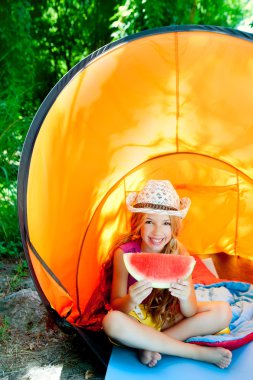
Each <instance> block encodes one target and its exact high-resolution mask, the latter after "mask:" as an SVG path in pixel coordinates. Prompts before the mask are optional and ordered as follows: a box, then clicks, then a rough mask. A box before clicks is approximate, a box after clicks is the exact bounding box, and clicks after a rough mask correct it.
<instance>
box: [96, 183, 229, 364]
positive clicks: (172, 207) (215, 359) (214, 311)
mask: <svg viewBox="0 0 253 380" xmlns="http://www.w3.org/2000/svg"><path fill="white" fill-rule="evenodd" d="M126 203H127V206H128V209H129V211H131V212H132V219H131V232H130V234H129V235H127V236H124V237H123V239H122V240H121V242H120V243H118V244H117V245H116V247H115V249H114V259H113V281H112V290H111V307H112V309H113V310H111V311H110V312H109V313H108V314H107V315H106V316H105V318H104V320H103V328H104V330H105V332H106V334H107V335H108V336H109V337H110V338H112V339H113V340H116V341H117V342H119V343H121V344H124V345H126V346H129V347H133V348H137V349H138V350H139V358H140V361H141V362H142V363H143V364H146V365H148V366H149V367H153V366H155V365H156V364H157V361H158V360H160V359H161V354H167V355H175V356H181V357H185V358H191V359H195V360H202V361H206V362H210V363H213V364H216V365H217V366H218V367H220V368H226V367H228V365H229V364H230V362H231V358H232V354H231V352H230V351H229V350H227V349H224V348H221V347H218V348H213V347H212V348H211V347H204V346H198V345H194V344H190V343H185V342H184V341H185V340H186V339H188V338H190V337H192V336H196V335H206V334H215V333H217V332H218V331H220V330H222V329H224V328H225V327H227V326H228V324H229V322H230V320H231V310H230V306H229V304H228V303H226V302H221V301H219V302H197V301H196V297H195V292H194V287H193V284H192V281H191V279H188V280H187V281H178V282H177V283H174V284H172V285H171V287H170V288H169V289H152V287H151V284H150V283H149V282H148V281H145V280H143V281H139V282H136V281H135V280H134V279H133V278H132V277H131V276H130V275H129V274H128V272H127V270H126V268H125V265H124V262H123V255H124V253H126V252H156V253H157V254H171V253H173V254H178V255H187V254H188V253H187V251H186V250H185V248H184V247H183V246H182V245H181V244H180V243H179V242H178V240H177V236H178V233H179V229H180V226H181V219H183V218H184V217H185V215H186V214H187V212H188V209H189V207H190V199H188V198H182V199H181V200H180V199H179V196H178V194H177V192H176V191H175V189H174V187H173V186H172V184H171V183H170V182H169V181H160V180H150V181H148V182H147V184H146V186H145V187H144V188H143V190H142V191H140V192H139V193H138V194H137V193H131V194H130V195H129V196H128V198H127V202H126Z"/></svg>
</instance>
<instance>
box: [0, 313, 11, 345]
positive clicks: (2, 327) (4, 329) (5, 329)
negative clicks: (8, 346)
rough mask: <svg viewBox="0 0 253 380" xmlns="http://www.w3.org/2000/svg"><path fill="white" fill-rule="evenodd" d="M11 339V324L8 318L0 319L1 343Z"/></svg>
mask: <svg viewBox="0 0 253 380" xmlns="http://www.w3.org/2000/svg"><path fill="white" fill-rule="evenodd" d="M9 337H10V322H9V320H8V318H7V317H4V318H1V319H0V343H3V342H4V341H6V340H7V339H8V338H9Z"/></svg>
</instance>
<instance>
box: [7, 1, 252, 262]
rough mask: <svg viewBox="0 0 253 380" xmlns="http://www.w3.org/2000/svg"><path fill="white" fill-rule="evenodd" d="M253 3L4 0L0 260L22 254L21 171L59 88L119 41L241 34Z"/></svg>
mask: <svg viewBox="0 0 253 380" xmlns="http://www.w3.org/2000/svg"><path fill="white" fill-rule="evenodd" d="M246 5H247V1H246V0H212V1H211V0H177V1H175V0H156V1H154V0H106V1H104V0H83V1H79V0H59V1H58V0H41V1H32V0H1V7H0V83H1V87H0V152H1V154H0V257H1V256H3V255H4V256H14V257H17V256H18V255H19V254H20V252H21V242H20V234H19V229H18V218H17V201H16V197H17V191H16V187H17V172H18V166H19V161H20V156H21V150H22V146H23V142H24V138H25V135H26V133H27V130H28V127H29V125H30V123H31V121H32V118H33V116H34V114H35V112H36V110H37V109H38V107H39V105H40V104H41V102H42V101H43V99H44V98H45V97H46V95H47V93H48V92H49V91H50V90H51V88H52V87H53V86H54V85H55V84H56V83H57V81H58V80H59V79H60V78H61V77H62V76H63V75H64V74H65V73H66V72H67V71H68V70H69V69H70V68H71V67H73V66H74V65H75V64H76V63H77V62H79V61H80V60H81V59H82V58H83V57H85V56H87V55H88V54H90V53H92V52H93V51H95V50H96V49H98V48H100V47H101V46H103V45H105V44H107V43H109V42H110V41H112V40H115V39H118V38H120V37H124V36H126V35H129V34H132V33H136V32H139V31H142V30H146V29H151V28H155V27H159V26H164V25H171V24H209V25H221V26H229V27H235V26H236V25H237V24H239V22H240V21H241V20H242V18H243V17H246V16H247V12H250V11H249V10H247V11H246Z"/></svg>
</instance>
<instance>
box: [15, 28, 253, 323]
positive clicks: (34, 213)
mask: <svg viewBox="0 0 253 380" xmlns="http://www.w3.org/2000/svg"><path fill="white" fill-rule="evenodd" d="M252 42H253V35H251V34H248V33H242V32H239V31H235V30H231V29H225V28H218V27H213V28H212V27H200V26H184V27H180V26H178V27H165V28H159V29H155V30H152V31H146V32H143V33H139V34H137V35H134V36H130V37H126V38H124V39H122V40H119V41H116V42H114V43H112V44H109V45H107V46H106V47H104V48H101V49H99V50H98V51H97V52H95V53H94V54H92V55H90V56H89V57H87V58H86V59H84V60H83V61H81V62H80V63H79V64H78V65H77V66H75V67H74V68H73V69H72V70H70V72H69V73H68V74H66V76H65V77H63V78H62V79H61V81H60V82H59V83H58V84H57V85H56V86H55V87H54V88H53V89H52V91H51V92H50V93H49V95H48V96H47V98H46V99H45V101H44V102H43V103H42V105H41V107H40V109H39V110H38V113H37V114H36V116H35V118H34V120H33V123H32V125H31V127H30V130H29V132H28V135H27V138H26V141H25V144H24V148H23V153H22V157H21V164H20V170H19V178H18V207H19V221H20V230H21V236H22V241H23V245H24V249H25V252H26V255H27V259H28V262H29V267H30V270H31V272H32V276H33V278H34V280H35V284H36V286H37V289H38V291H39V293H40V295H41V296H42V298H43V301H44V303H45V304H46V306H48V307H50V308H52V309H54V310H55V311H56V312H57V313H58V314H59V315H60V316H61V317H62V318H65V319H66V320H67V321H68V322H69V323H70V324H72V325H74V326H77V327H78V326H84V327H89V315H87V306H88V305H89V304H90V301H91V299H92V296H94V294H95V293H96V290H97V288H98V285H99V281H100V270H101V267H102V265H103V263H104V262H105V260H106V258H107V254H108V250H109V247H110V245H111V243H112V241H113V240H114V238H115V236H116V235H118V234H119V233H121V232H125V231H126V229H127V227H128V221H129V214H128V212H127V210H126V208H125V197H126V195H127V194H128V193H129V192H130V191H133V190H134V191H135V190H138V189H139V188H141V187H142V186H143V184H144V183H145V182H146V180H147V179H151V178H152V179H170V180H171V182H172V183H173V184H174V185H175V187H176V188H177V190H178V192H179V194H180V196H189V197H190V198H191V200H192V206H191V208H190V211H189V214H188V216H187V218H186V220H185V221H184V229H183V232H182V235H181V240H182V242H183V243H184V244H185V245H186V246H187V247H188V249H189V250H190V251H191V252H193V253H195V254H209V253H216V252H221V251H223V252H226V253H227V254H230V255H238V256H241V257H245V258H253V253H252V246H253V226H252V222H251V221H252V217H253V201H252V200H253V165H252V148H253V146H252V144H253V143H252V141H253V124H252V118H251V113H252V109H253V96H252V88H253V43H252ZM93 327H94V326H93ZM97 328H99V326H97Z"/></svg>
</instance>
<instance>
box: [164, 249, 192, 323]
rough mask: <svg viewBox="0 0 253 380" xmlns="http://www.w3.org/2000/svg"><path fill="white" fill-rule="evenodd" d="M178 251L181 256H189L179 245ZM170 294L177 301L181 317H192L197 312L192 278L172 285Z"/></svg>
mask: <svg viewBox="0 0 253 380" xmlns="http://www.w3.org/2000/svg"><path fill="white" fill-rule="evenodd" d="M179 250H180V254H181V255H187V256H189V252H188V251H187V250H186V248H185V247H184V246H183V245H182V244H181V243H180V245H179ZM170 292H171V294H172V295H173V296H175V297H177V298H178V299H179V304H180V310H181V313H182V314H183V316H185V317H192V316H193V315H194V314H196V312H197V299H196V294H195V290H194V285H193V282H192V278H191V277H190V278H189V279H188V280H187V281H178V282H177V283H175V284H172V286H171V288H170Z"/></svg>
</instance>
